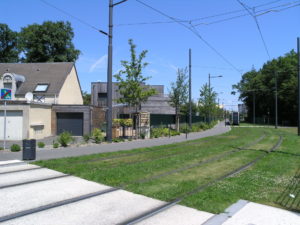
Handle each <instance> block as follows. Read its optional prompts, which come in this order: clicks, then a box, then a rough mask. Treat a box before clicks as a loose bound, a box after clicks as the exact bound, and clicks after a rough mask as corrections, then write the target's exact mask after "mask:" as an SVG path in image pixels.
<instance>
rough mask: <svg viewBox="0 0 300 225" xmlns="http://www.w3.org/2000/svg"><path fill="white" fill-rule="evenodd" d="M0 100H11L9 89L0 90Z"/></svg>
mask: <svg viewBox="0 0 300 225" xmlns="http://www.w3.org/2000/svg"><path fill="white" fill-rule="evenodd" d="M1 99H4V100H11V89H1Z"/></svg>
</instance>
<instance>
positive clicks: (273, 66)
mask: <svg viewBox="0 0 300 225" xmlns="http://www.w3.org/2000/svg"><path fill="white" fill-rule="evenodd" d="M276 74H277V87H278V120H279V123H286V122H288V123H289V124H290V125H293V124H296V121H297V104H296V102H297V54H296V52H295V51H293V50H292V51H290V52H289V53H287V54H285V55H284V56H282V57H278V58H277V59H273V60H271V61H268V62H266V63H265V64H264V65H263V67H262V68H261V69H259V70H258V71H256V70H255V69H252V70H251V71H248V72H246V73H245V74H243V76H242V79H241V81H240V82H239V83H238V84H236V85H233V89H234V90H235V91H237V92H239V94H240V96H239V99H240V100H241V101H243V102H244V103H245V104H246V106H247V108H248V121H251V119H252V116H253V99H254V97H253V96H254V94H255V114H256V117H259V118H257V122H266V121H267V119H268V117H269V116H270V117H271V121H272V122H274V117H275V92H274V90H275V77H276Z"/></svg>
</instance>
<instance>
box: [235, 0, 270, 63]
mask: <svg viewBox="0 0 300 225" xmlns="http://www.w3.org/2000/svg"><path fill="white" fill-rule="evenodd" d="M237 2H238V3H239V4H240V5H242V7H244V8H245V9H246V10H247V12H248V13H249V15H250V16H251V17H252V18H253V19H254V21H255V24H256V27H257V29H258V32H259V35H260V38H261V40H262V42H263V45H264V48H265V50H266V52H267V55H268V57H269V59H271V56H270V52H269V49H268V46H267V43H266V41H265V39H264V36H263V34H262V31H261V28H260V25H259V23H258V20H257V18H256V16H255V14H254V13H252V12H251V11H250V9H249V7H248V6H246V5H245V4H244V3H243V2H241V1H240V0H237Z"/></svg>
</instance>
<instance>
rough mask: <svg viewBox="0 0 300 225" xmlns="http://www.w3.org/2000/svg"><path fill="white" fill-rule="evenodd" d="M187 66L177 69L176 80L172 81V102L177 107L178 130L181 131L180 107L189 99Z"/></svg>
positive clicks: (170, 95)
mask: <svg viewBox="0 0 300 225" xmlns="http://www.w3.org/2000/svg"><path fill="white" fill-rule="evenodd" d="M187 78H188V76H187V68H184V69H178V70H177V78H176V82H172V83H171V90H170V93H169V97H170V104H171V106H173V107H174V108H175V114H176V130H177V131H179V121H180V109H181V107H182V106H183V105H184V104H185V103H186V102H187V99H188V91H189V90H188V81H187Z"/></svg>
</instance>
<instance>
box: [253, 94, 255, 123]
mask: <svg viewBox="0 0 300 225" xmlns="http://www.w3.org/2000/svg"><path fill="white" fill-rule="evenodd" d="M253 124H255V91H253Z"/></svg>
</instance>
